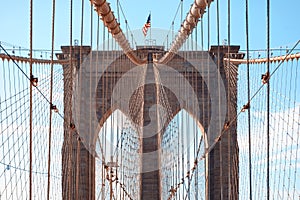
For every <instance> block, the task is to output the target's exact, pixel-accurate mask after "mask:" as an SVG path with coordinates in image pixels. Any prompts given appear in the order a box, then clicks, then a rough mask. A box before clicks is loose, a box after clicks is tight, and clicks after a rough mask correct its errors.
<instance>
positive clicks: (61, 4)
mask: <svg viewBox="0 0 300 200" xmlns="http://www.w3.org/2000/svg"><path fill="white" fill-rule="evenodd" d="M110 2H111V5H112V9H113V11H115V14H116V15H117V8H116V0H113V1H110ZM179 2H180V0H176V1H175V0H172V1H171V0H164V1H160V0H152V1H141V0H128V1H125V0H120V3H121V6H122V8H123V10H124V12H125V16H126V18H127V20H128V23H129V27H130V29H131V30H136V29H141V27H142V26H143V24H144V23H145V22H146V19H147V16H148V14H149V12H151V15H152V19H151V23H152V27H153V28H161V29H165V30H169V28H170V26H171V22H172V20H173V18H174V16H175V12H176V9H177V7H178V5H179ZM33 3H34V6H33V9H34V13H33V18H34V22H33V28H34V30H33V36H34V39H33V48H34V49H51V15H52V1H51V0H47V1H33ZM192 3H193V1H192V0H184V1H183V16H184V17H185V16H186V13H187V12H188V10H189V7H190V5H191V4H192ZM216 3H217V1H216V0H215V1H214V2H212V4H211V12H210V13H211V14H210V15H211V19H210V21H211V35H210V44H217V35H216V27H217V25H216ZM73 5H74V7H73V9H74V15H73V39H79V40H80V24H81V1H79V0H73ZM84 6H85V11H84V13H85V17H84V19H85V22H84V34H83V35H84V36H83V37H84V40H83V44H90V39H89V38H90V7H89V6H90V1H88V0H86V1H85V5H84ZM227 7H228V5H227V1H220V41H222V40H223V39H227V27H228V25H227V18H228V17H227V16H228V15H227ZM299 7H300V2H299V1H298V0H290V1H289V2H282V1H271V47H272V48H279V47H280V46H282V47H284V48H286V46H288V47H291V46H293V44H294V43H295V42H296V41H297V40H299V39H300V27H299V26H298V24H299V22H297V20H298V15H297V13H298V11H299ZM69 12H70V1H56V16H55V17H56V18H55V30H56V31H55V49H60V46H61V45H68V44H69V40H70V36H69V32H70V31H69V30H70V23H69V21H70V19H69ZM120 13H121V12H120ZM93 14H94V26H93V30H94V31H93V32H94V36H95V34H96V28H97V26H96V21H97V18H96V13H95V12H93ZM0 18H1V31H0V41H3V42H7V43H10V44H13V45H16V46H21V47H25V48H28V47H29V1H18V2H15V1H3V2H2V5H1V7H0ZM266 21H267V20H266V1H259V0H254V1H249V31H250V33H249V35H250V48H251V49H265V48H266ZM120 22H121V26H122V28H123V30H124V29H125V20H124V18H123V17H121V19H120ZM206 22H207V14H205V18H204V23H206ZM179 23H180V11H179V13H178V16H177V18H176V20H175V27H174V30H175V31H177V30H178V29H179ZM100 26H101V27H102V23H101V24H100ZM204 29H205V30H204V31H205V32H204V35H205V36H204V37H205V40H206V39H207V35H206V31H207V26H206V25H205V28H204ZM198 30H200V29H198ZM124 31H125V30H124ZM100 37H101V36H100ZM164 37H165V36H164ZM245 37H246V36H245V1H231V44H237V45H241V49H245ZM95 41H96V37H94V42H93V43H94V44H95ZM204 48H207V41H205V42H204Z"/></svg>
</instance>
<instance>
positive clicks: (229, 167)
mask: <svg viewBox="0 0 300 200" xmlns="http://www.w3.org/2000/svg"><path fill="white" fill-rule="evenodd" d="M227 31H228V63H227V67H228V69H227V73H228V77H227V78H229V77H230V74H229V73H230V0H228V30H227ZM229 84H230V81H228V85H227V87H228V88H227V91H228V96H227V101H228V109H229V114H228V117H229V121H230V120H231V116H230V113H231V102H230V90H231V89H230V88H229ZM231 158H232V156H231V130H229V131H228V199H231V162H232V161H231Z"/></svg>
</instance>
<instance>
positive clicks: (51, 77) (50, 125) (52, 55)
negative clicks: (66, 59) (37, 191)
mask: <svg viewBox="0 0 300 200" xmlns="http://www.w3.org/2000/svg"><path fill="white" fill-rule="evenodd" d="M54 22H55V0H53V1H52V39H51V42H52V44H51V46H52V47H51V75H50V109H49V111H50V112H49V146H48V186H47V200H49V199H50V175H51V173H50V172H51V137H52V136H51V135H52V133H51V132H52V108H51V106H52V93H53V59H54Z"/></svg>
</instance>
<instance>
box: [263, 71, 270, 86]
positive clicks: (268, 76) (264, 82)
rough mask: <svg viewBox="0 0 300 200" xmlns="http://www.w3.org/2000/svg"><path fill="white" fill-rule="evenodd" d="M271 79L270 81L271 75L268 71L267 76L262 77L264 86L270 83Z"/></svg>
mask: <svg viewBox="0 0 300 200" xmlns="http://www.w3.org/2000/svg"><path fill="white" fill-rule="evenodd" d="M269 79H270V73H269V72H268V71H267V72H266V73H265V74H262V75H261V81H262V83H263V84H266V83H268V82H269Z"/></svg>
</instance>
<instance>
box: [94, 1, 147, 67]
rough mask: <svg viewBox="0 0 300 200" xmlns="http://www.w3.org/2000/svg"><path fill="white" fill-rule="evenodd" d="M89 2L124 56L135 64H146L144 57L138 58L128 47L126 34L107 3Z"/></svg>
mask: <svg viewBox="0 0 300 200" xmlns="http://www.w3.org/2000/svg"><path fill="white" fill-rule="evenodd" d="M91 2H92V4H93V5H94V7H95V11H96V12H97V13H98V15H99V16H100V17H101V19H102V20H103V23H104V25H105V26H106V28H107V29H108V31H109V32H110V33H111V34H112V36H113V37H114V38H115V40H116V41H117V43H118V44H119V46H120V47H121V48H122V50H123V51H124V53H125V54H126V56H127V57H128V58H129V59H130V60H131V61H132V62H133V63H134V64H136V65H143V64H146V63H147V60H146V58H145V59H140V58H139V57H138V56H137V55H136V54H135V53H134V51H133V49H132V48H131V47H130V44H129V42H128V40H127V38H126V36H125V35H124V33H123V31H122V29H121V27H120V25H119V23H118V22H117V19H116V17H115V15H114V14H113V12H112V10H111V7H110V5H109V3H107V2H106V0H91Z"/></svg>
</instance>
